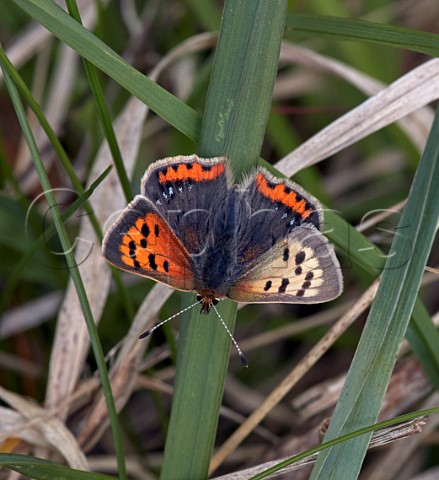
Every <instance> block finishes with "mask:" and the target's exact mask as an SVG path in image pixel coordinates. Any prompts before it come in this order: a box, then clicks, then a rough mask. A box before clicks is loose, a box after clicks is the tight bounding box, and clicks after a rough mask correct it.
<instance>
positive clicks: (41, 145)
mask: <svg viewBox="0 0 439 480" xmlns="http://www.w3.org/2000/svg"><path fill="white" fill-rule="evenodd" d="M78 65H79V57H78V55H77V54H76V52H75V51H74V50H72V49H70V48H69V47H67V46H66V45H61V46H60V49H59V52H58V55H57V59H56V63H55V66H54V71H53V74H52V77H51V81H50V87H49V88H48V92H47V99H46V100H45V101H44V104H43V105H42V106H43V111H44V114H45V116H46V119H47V121H48V122H49V123H50V126H51V127H52V129H53V131H54V132H55V133H58V132H59V131H60V130H61V127H62V125H63V123H64V122H65V118H66V116H67V113H68V107H69V102H70V100H71V97H72V89H73V88H74V87H75V82H76V74H77V70H78ZM47 67H49V65H47ZM28 117H30V118H29V121H30V123H31V125H32V127H33V128H32V129H33V132H34V135H35V140H36V142H37V145H38V150H39V151H40V152H41V154H42V157H41V158H42V160H43V162H44V165H45V167H46V170H48V171H49V170H50V167H51V165H52V164H53V161H54V155H53V151H52V148H48V147H49V145H48V140H47V137H46V134H45V132H44V130H43V128H42V127H41V126H40V124H39V123H37V121H36V119H35V117H34V116H33V114H32V113H29V114H28ZM14 173H15V174H16V175H17V177H18V178H19V179H20V187H21V189H22V191H23V192H24V193H29V192H32V191H33V190H34V189H35V188H37V187H38V185H39V183H40V180H39V176H38V174H37V172H36V170H35V168H33V162H32V158H31V156H30V152H29V149H28V147H27V144H26V142H25V141H24V139H22V141H21V143H20V148H19V151H18V153H17V158H16V161H15V164H14Z"/></svg>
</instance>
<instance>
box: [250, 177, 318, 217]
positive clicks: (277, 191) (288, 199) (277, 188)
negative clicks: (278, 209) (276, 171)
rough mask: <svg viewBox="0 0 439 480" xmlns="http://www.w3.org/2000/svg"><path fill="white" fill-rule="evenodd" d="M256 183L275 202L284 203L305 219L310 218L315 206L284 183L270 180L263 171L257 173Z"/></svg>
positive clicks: (263, 193)
mask: <svg viewBox="0 0 439 480" xmlns="http://www.w3.org/2000/svg"><path fill="white" fill-rule="evenodd" d="M256 185H257V188H258V190H259V191H260V192H261V193H262V195H264V197H267V198H269V199H270V200H272V201H273V202H280V203H282V204H283V205H286V206H287V207H289V208H291V209H292V210H294V211H295V212H298V213H299V214H300V215H301V216H302V218H303V219H306V218H308V217H309V216H310V215H311V213H312V212H313V210H314V209H313V208H312V207H311V208H307V207H310V206H309V204H308V205H307V202H306V200H305V199H304V198H299V197H298V195H297V193H296V192H295V191H294V190H292V189H291V188H289V187H288V186H286V185H285V184H283V183H279V184H274V183H271V182H269V181H268V180H267V179H266V178H265V177H264V175H263V174H262V173H258V174H257V175H256Z"/></svg>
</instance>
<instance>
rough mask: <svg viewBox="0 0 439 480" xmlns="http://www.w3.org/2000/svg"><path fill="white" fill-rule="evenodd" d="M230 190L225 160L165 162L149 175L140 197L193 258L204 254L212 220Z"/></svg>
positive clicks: (186, 158)
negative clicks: (160, 217) (174, 234)
mask: <svg viewBox="0 0 439 480" xmlns="http://www.w3.org/2000/svg"><path fill="white" fill-rule="evenodd" d="M229 187H230V180H229V174H228V171H227V167H226V159H225V158H224V157H216V158H209V159H203V158H199V157H198V156H197V155H190V156H177V157H173V158H165V159H164V160H160V161H158V162H155V163H154V164H152V165H151V166H150V167H149V168H148V170H147V171H146V173H145V175H144V177H143V179H142V185H141V193H142V195H144V196H145V197H146V198H148V199H149V200H150V201H151V202H152V203H153V205H154V207H155V208H156V210H157V212H159V213H160V215H161V216H162V217H163V218H164V219H165V220H166V222H167V223H168V224H169V226H170V227H171V229H172V231H173V232H175V233H176V235H177V236H178V237H179V238H180V240H181V241H182V243H183V245H184V246H185V247H186V248H187V250H188V251H189V252H190V254H191V255H195V256H197V255H199V254H201V253H202V252H203V251H204V249H205V245H206V239H207V237H208V235H209V233H210V232H211V230H212V228H213V221H214V220H213V219H214V216H215V213H216V212H217V210H218V208H219V206H220V205H222V203H223V202H224V200H225V198H226V196H227V193H228V189H229Z"/></svg>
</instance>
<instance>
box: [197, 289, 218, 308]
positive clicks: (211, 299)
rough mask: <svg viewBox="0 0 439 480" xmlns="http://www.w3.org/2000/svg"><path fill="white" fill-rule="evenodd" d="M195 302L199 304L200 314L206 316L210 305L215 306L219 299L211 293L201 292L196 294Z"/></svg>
mask: <svg viewBox="0 0 439 480" xmlns="http://www.w3.org/2000/svg"><path fill="white" fill-rule="evenodd" d="M197 301H198V302H199V303H200V304H201V313H205V314H208V313H209V312H210V309H211V308H212V305H217V303H218V302H219V299H218V298H216V297H215V295H214V293H213V292H211V291H207V290H203V291H200V292H198V295H197Z"/></svg>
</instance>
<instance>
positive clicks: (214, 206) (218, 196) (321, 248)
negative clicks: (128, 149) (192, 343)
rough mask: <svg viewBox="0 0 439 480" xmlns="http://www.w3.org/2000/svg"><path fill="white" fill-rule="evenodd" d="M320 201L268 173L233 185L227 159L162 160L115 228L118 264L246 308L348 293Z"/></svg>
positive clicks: (204, 299) (109, 247)
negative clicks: (323, 229)
mask: <svg viewBox="0 0 439 480" xmlns="http://www.w3.org/2000/svg"><path fill="white" fill-rule="evenodd" d="M322 222H323V214H322V211H321V208H320V205H319V203H318V202H317V200H316V199H315V198H313V197H312V196H311V195H309V194H308V193H306V192H304V191H303V190H302V189H301V188H300V187H299V186H297V185H296V184H294V183H292V182H289V181H286V180H280V179H276V178H275V177H273V176H272V175H271V174H270V173H269V172H268V171H267V170H265V169H264V168H262V167H259V168H258V169H256V170H255V172H253V174H251V175H249V176H247V177H246V178H244V180H243V181H242V182H240V183H238V184H234V183H233V181H232V176H231V173H230V171H229V167H228V164H227V160H226V159H225V158H224V157H217V158H212V159H202V158H199V157H197V156H196V155H192V156H188V157H183V156H179V157H173V158H168V159H164V160H159V161H157V162H155V163H154V164H152V165H151V166H150V167H149V168H148V170H147V171H146V173H145V175H144V177H143V179H142V184H141V195H138V196H136V197H135V199H134V200H133V201H132V202H131V203H130V205H129V206H128V207H127V208H126V209H125V210H124V211H123V212H122V214H121V215H120V217H119V219H118V220H117V221H116V222H115V224H114V225H113V226H112V227H111V228H110V230H109V232H108V233H107V235H106V237H105V239H104V243H103V252H104V256H105V257H106V258H107V259H108V260H109V261H110V263H112V264H113V265H115V266H117V267H119V268H122V269H124V270H127V271H130V272H133V273H136V274H139V275H142V276H146V277H148V278H152V279H154V280H156V281H159V282H161V283H164V284H166V285H169V286H171V287H173V288H176V289H178V290H183V291H195V292H197V294H198V295H199V296H200V297H201V300H200V303H201V305H202V309H201V310H202V312H204V313H208V312H209V310H210V308H211V305H212V303H213V302H214V301H216V300H217V299H219V298H224V297H229V298H231V299H233V300H236V301H241V302H247V303H266V302H272V303H277V302H285V303H319V302H324V301H328V300H331V299H333V298H336V297H337V296H338V295H339V294H340V293H341V291H342V278H341V275H340V270H339V264H338V261H337V259H336V257H335V254H334V251H333V248H332V246H331V245H330V244H329V243H328V242H327V240H326V239H325V237H324V236H323V235H322V234H321V233H320V231H319V228H320V227H321V225H322Z"/></svg>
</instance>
